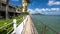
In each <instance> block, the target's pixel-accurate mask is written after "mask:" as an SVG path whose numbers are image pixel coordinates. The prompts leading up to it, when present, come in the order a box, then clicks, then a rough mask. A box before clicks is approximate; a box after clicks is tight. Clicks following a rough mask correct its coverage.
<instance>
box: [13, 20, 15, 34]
mask: <svg viewBox="0 0 60 34" xmlns="http://www.w3.org/2000/svg"><path fill="white" fill-rule="evenodd" d="M13 23H14V24H13V26H14V32H15V33H16V19H13Z"/></svg>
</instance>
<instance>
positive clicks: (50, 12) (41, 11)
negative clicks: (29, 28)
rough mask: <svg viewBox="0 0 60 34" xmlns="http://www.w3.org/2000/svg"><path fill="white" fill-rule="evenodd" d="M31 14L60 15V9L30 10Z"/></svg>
mask: <svg viewBox="0 0 60 34" xmlns="http://www.w3.org/2000/svg"><path fill="white" fill-rule="evenodd" d="M29 12H30V14H35V13H41V14H60V8H42V9H39V8H36V9H34V10H33V9H29Z"/></svg>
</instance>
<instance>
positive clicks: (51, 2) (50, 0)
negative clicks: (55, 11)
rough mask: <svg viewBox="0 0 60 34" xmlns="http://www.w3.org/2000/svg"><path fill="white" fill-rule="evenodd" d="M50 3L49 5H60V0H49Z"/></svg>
mask: <svg viewBox="0 0 60 34" xmlns="http://www.w3.org/2000/svg"><path fill="white" fill-rule="evenodd" d="M48 5H49V6H52V5H60V1H55V0H49V1H48Z"/></svg>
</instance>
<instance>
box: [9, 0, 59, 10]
mask: <svg viewBox="0 0 60 34" xmlns="http://www.w3.org/2000/svg"><path fill="white" fill-rule="evenodd" d="M30 1H31V3H30V4H29V6H28V7H29V8H31V9H35V8H51V7H52V8H57V7H58V8H60V5H54V6H48V5H47V3H48V1H49V0H30ZM56 1H60V0H56ZM10 3H11V4H12V5H14V6H19V5H21V4H22V0H10Z"/></svg>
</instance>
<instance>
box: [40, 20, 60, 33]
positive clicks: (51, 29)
mask: <svg viewBox="0 0 60 34" xmlns="http://www.w3.org/2000/svg"><path fill="white" fill-rule="evenodd" d="M40 22H41V21H40ZM41 24H43V25H45V26H46V27H48V28H49V29H51V30H52V31H53V32H55V33H57V34H60V32H58V31H56V30H55V29H54V28H52V27H51V26H48V25H46V24H44V23H43V22H41Z"/></svg>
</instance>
